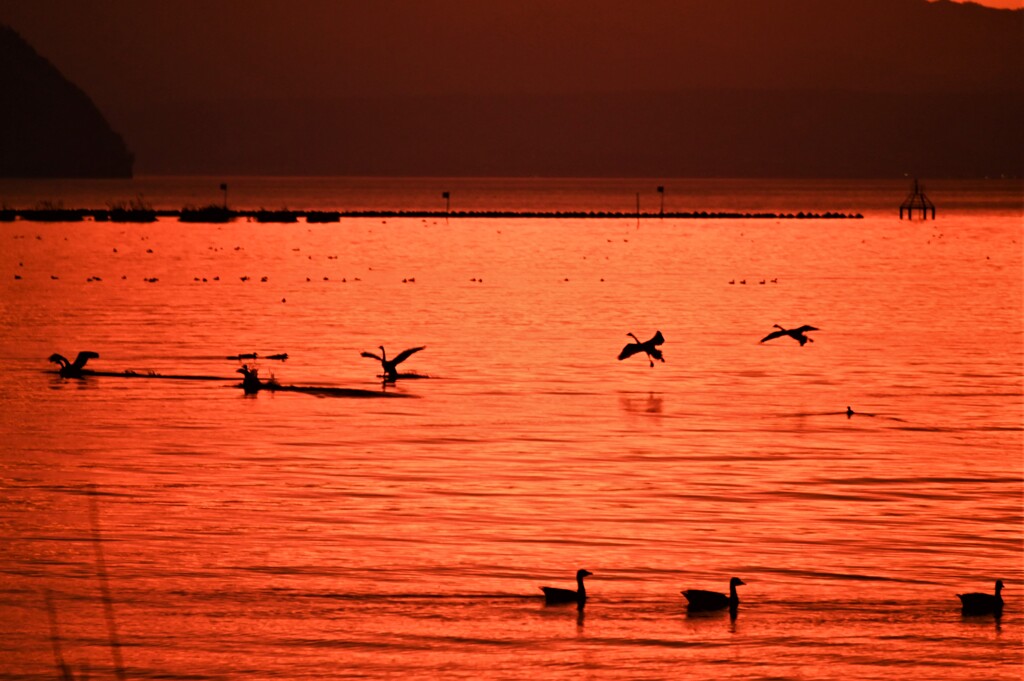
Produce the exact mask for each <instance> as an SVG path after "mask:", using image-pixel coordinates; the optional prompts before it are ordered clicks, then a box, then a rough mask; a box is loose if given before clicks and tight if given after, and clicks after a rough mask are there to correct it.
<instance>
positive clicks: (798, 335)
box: [761, 324, 818, 347]
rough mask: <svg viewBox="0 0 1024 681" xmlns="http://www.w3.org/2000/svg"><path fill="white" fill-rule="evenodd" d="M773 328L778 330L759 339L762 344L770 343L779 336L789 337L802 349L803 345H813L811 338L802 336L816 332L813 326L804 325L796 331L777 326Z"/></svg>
mask: <svg viewBox="0 0 1024 681" xmlns="http://www.w3.org/2000/svg"><path fill="white" fill-rule="evenodd" d="M773 326H774V327H775V328H776V329H778V331H772V332H771V333H770V334H768V335H767V336H765V337H764V338H762V339H761V342H762V343H764V342H765V341H770V340H771V339H773V338H779V337H781V336H789V337H790V338H792V339H793V340H796V341H799V342H800V347H803V346H804V344H805V343H813V342H814V339H813V338H810V337H808V336H806V335H804V334H806V333H807V332H808V331H818V329H817V328H815V327H813V326H808V325H807V324H804V325H803V326H801V327H800V328H797V329H784V328H783V327H781V326H779V325H778V324H773Z"/></svg>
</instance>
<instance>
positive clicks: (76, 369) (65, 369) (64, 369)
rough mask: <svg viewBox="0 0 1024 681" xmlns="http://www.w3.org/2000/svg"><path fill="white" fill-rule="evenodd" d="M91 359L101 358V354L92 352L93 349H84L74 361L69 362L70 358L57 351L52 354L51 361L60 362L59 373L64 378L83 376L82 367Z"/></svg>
mask: <svg viewBox="0 0 1024 681" xmlns="http://www.w3.org/2000/svg"><path fill="white" fill-rule="evenodd" d="M90 359H99V354H98V353H95V352H92V351H91V350H82V351H81V352H80V353H78V356H77V357H75V361H74V362H69V361H68V358H67V357H65V356H64V355H59V354H57V353H56V352H55V353H53V354H52V355H50V361H51V362H53V363H54V364H59V365H60V368H59V369H58V370H57V373H58V374H60V375H61V376H63V377H64V378H81V377H82V369H83V368H84V367H85V363H86V362H88V361H89V360H90Z"/></svg>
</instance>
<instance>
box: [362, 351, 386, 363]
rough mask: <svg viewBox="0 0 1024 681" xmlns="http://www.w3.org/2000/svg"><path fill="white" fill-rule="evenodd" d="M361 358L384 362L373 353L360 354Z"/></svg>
mask: <svg viewBox="0 0 1024 681" xmlns="http://www.w3.org/2000/svg"><path fill="white" fill-rule="evenodd" d="M359 356H360V357H369V358H370V359H375V360H377V361H378V362H383V361H384V360H382V359H381V358H380V357H378V356H377V355H375V354H373V353H372V352H360V353H359Z"/></svg>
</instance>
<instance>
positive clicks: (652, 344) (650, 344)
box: [619, 331, 665, 367]
mask: <svg viewBox="0 0 1024 681" xmlns="http://www.w3.org/2000/svg"><path fill="white" fill-rule="evenodd" d="M626 335H627V336H629V337H630V338H632V339H633V340H634V341H636V342H635V343H627V344H626V347H624V348H622V352H620V353H619V361H622V360H624V359H626V358H627V357H632V356H633V355H635V354H637V353H639V352H644V353H647V359H648V361H649V362H650V363H651V366H652V367H653V366H654V360H658V361H659V362H664V361H665V358H664V357H663V356H662V354H661V350H659V349H658V348H657V347H656V346H658V345H661V344H662V343H664V342H665V337H664V336H662V335H661V331H656V332H655V333H654V337H652V338H651V339H649V340H646V341H644V342H642V343H641V342H640V339H639V338H637V337H636V336H634V335H633V334H632V333H627V334H626Z"/></svg>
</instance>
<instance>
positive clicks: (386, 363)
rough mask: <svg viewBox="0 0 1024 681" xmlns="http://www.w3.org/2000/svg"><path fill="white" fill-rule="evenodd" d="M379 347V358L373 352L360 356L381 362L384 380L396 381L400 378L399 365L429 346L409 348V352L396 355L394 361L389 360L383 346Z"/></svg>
mask: <svg viewBox="0 0 1024 681" xmlns="http://www.w3.org/2000/svg"><path fill="white" fill-rule="evenodd" d="M377 347H378V348H380V355H379V356H378V355H376V354H374V353H372V352H361V353H359V356H360V357H369V358H370V359H375V360H377V361H378V362H380V365H381V367H382V368H383V369H384V380H386V381H394V380H395V379H397V378H398V376H399V374H398V365H399V364H401V363H402V362H404V361H405V360H407V359H409V357H410V356H411V355H412V354H413V353H416V352H419V351H420V350H423V349H424V348H426V347H427V346H425V345H421V346H420V347H418V348H409V349H408V350H402V351H401V352H400V353H398V354H397V355H395V356H394V358H393V359H388V355H387V353H386V352H385V351H384V346H383V345H378V346H377Z"/></svg>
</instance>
